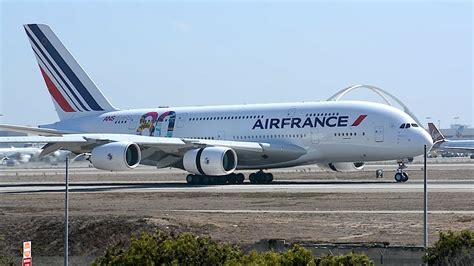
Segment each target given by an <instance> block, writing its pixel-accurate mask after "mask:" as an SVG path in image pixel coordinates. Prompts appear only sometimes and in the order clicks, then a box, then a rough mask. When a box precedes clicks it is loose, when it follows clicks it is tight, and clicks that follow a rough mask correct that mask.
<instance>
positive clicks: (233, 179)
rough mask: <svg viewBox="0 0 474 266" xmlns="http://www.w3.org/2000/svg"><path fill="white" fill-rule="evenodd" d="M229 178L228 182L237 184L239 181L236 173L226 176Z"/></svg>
mask: <svg viewBox="0 0 474 266" xmlns="http://www.w3.org/2000/svg"><path fill="white" fill-rule="evenodd" d="M226 179H227V184H235V183H237V175H236V174H230V175H228V176H226Z"/></svg>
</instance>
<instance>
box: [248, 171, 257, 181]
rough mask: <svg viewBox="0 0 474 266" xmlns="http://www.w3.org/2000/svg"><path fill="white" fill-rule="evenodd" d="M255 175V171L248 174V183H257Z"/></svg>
mask: <svg viewBox="0 0 474 266" xmlns="http://www.w3.org/2000/svg"><path fill="white" fill-rule="evenodd" d="M256 175H257V174H255V173H251V174H250V176H249V180H250V183H252V184H255V183H257V179H256Z"/></svg>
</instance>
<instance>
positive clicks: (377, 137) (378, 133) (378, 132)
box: [375, 127, 384, 142]
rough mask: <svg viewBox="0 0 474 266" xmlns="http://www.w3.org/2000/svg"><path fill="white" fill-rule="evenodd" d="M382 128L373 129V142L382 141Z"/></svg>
mask: <svg viewBox="0 0 474 266" xmlns="http://www.w3.org/2000/svg"><path fill="white" fill-rule="evenodd" d="M383 131H384V129H383V127H375V142H382V141H383V139H384V133H383Z"/></svg>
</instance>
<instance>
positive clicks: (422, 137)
mask: <svg viewBox="0 0 474 266" xmlns="http://www.w3.org/2000/svg"><path fill="white" fill-rule="evenodd" d="M419 132H420V133H419V134H418V140H419V141H418V142H419V143H420V145H422V146H423V145H426V149H427V150H430V149H431V146H433V139H432V138H431V136H430V134H429V133H428V132H427V131H426V130H424V129H423V130H420V131H419Z"/></svg>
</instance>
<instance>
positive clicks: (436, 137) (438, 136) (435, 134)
mask: <svg viewBox="0 0 474 266" xmlns="http://www.w3.org/2000/svg"><path fill="white" fill-rule="evenodd" d="M428 130H429V133H430V135H431V138H432V139H433V143H434V144H436V143H440V142H444V141H445V140H446V138H445V137H444V136H443V133H441V131H439V129H438V128H437V127H436V126H435V125H434V124H433V123H428Z"/></svg>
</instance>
